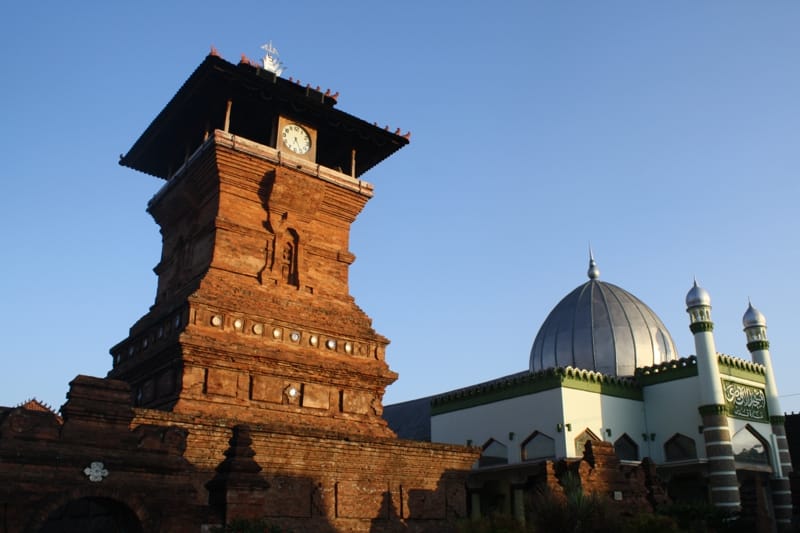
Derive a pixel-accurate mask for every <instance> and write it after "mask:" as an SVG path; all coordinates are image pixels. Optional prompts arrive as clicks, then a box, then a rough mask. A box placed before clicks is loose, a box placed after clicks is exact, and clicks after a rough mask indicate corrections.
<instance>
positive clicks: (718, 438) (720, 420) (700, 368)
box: [686, 280, 741, 512]
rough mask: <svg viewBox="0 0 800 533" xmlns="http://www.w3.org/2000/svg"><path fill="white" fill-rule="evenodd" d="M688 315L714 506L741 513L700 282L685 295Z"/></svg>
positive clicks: (710, 325) (708, 301) (708, 311)
mask: <svg viewBox="0 0 800 533" xmlns="http://www.w3.org/2000/svg"><path fill="white" fill-rule="evenodd" d="M686 312H687V313H689V329H690V330H691V331H692V334H693V335H694V346H695V351H696V352H697V375H698V378H699V380H700V395H701V396H700V399H701V405H700V406H699V408H698V410H699V411H700V416H701V417H702V420H703V438H704V440H705V445H706V457H707V458H708V479H709V487H710V489H711V504H712V505H714V506H715V507H719V508H721V509H724V510H726V511H731V512H733V511H738V510H739V509H740V508H741V501H740V497H739V482H738V480H737V479H736V463H735V462H734V459H733V446H732V445H731V431H730V427H729V425H728V417H727V414H726V410H725V397H724V396H723V393H722V381H721V379H720V374H719V362H718V356H717V349H716V346H715V345H714V334H713V331H714V323H713V322H712V321H711V296H709V294H708V291H706V290H705V289H703V288H702V287H700V286H699V285H697V280H695V282H694V286H693V287H692V288H691V290H690V291H689V293H688V294H687V295H686Z"/></svg>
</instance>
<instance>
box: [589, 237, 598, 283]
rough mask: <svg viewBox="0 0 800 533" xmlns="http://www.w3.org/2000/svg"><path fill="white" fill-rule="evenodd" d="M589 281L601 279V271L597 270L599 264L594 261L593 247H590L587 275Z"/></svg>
mask: <svg viewBox="0 0 800 533" xmlns="http://www.w3.org/2000/svg"><path fill="white" fill-rule="evenodd" d="M586 275H588V276H589V279H597V278H599V277H600V269H599V268H597V263H596V262H595V260H594V252H592V245H591V244H590V245H589V271H588V272H587V273H586Z"/></svg>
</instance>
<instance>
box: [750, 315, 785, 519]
mask: <svg viewBox="0 0 800 533" xmlns="http://www.w3.org/2000/svg"><path fill="white" fill-rule="evenodd" d="M742 325H743V326H744V333H745V336H746V337H747V349H748V350H749V351H750V355H751V356H752V358H753V362H754V363H757V364H759V365H763V366H764V377H765V378H766V394H767V410H768V411H769V415H770V417H769V421H770V424H771V425H772V435H773V438H772V442H771V443H770V444H771V446H770V448H771V450H770V451H771V454H770V455H771V458H772V461H771V462H772V464H773V477H772V479H771V480H770V485H771V487H772V505H773V508H774V509H775V520H776V522H777V523H778V526H779V528H781V529H782V530H783V529H788V528H789V527H791V523H792V491H791V484H790V482H789V474H791V472H792V459H791V456H790V455H789V444H788V442H787V440H786V428H785V427H784V422H785V418H784V416H783V411H782V410H781V405H780V401H779V400H778V385H777V382H776V381H775V373H774V371H773V369H772V359H771V357H770V355H769V341H768V340H767V320H766V318H764V315H762V314H761V313H760V312H759V311H758V309H756V308H755V307H753V304H752V303H748V306H747V311H745V313H744V316H743V317H742Z"/></svg>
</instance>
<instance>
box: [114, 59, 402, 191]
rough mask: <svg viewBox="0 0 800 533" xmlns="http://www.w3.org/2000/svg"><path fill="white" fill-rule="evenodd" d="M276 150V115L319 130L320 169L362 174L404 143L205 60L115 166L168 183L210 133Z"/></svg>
mask: <svg viewBox="0 0 800 533" xmlns="http://www.w3.org/2000/svg"><path fill="white" fill-rule="evenodd" d="M228 101H231V103H232V104H231V115H230V127H229V132H230V133H232V134H234V135H238V136H242V137H245V138H247V139H249V140H252V141H255V142H258V143H261V144H265V145H268V146H273V147H274V142H275V132H274V131H273V130H274V129H275V127H276V124H277V117H278V115H284V116H287V117H289V118H291V119H293V120H296V121H298V122H300V123H305V124H308V125H309V126H312V127H315V128H317V131H318V134H317V163H319V164H320V165H323V166H325V167H328V168H332V169H334V170H339V171H341V172H344V173H346V174H351V168H350V167H351V161H352V150H354V149H355V150H356V168H355V175H356V176H360V175H362V174H363V173H364V172H366V171H368V170H369V169H371V168H372V167H374V166H375V165H377V164H378V163H380V162H381V161H383V160H384V159H386V158H387V157H389V156H390V155H391V154H393V153H394V152H396V151H397V150H399V149H400V148H402V147H403V146H405V145H406V144H408V138H407V137H404V136H401V135H399V134H397V133H392V132H390V131H387V130H385V129H383V128H379V127H377V126H374V125H372V124H369V123H367V122H365V121H363V120H361V119H359V118H357V117H354V116H352V115H349V114H347V113H345V112H343V111H339V110H338V109H335V108H334V105H335V103H336V100H335V99H334V98H333V97H331V96H328V95H326V94H323V93H322V92H320V91H317V90H315V89H312V88H310V87H302V86H300V85H298V84H297V83H294V82H292V81H289V80H286V79H283V78H280V77H278V76H276V75H274V74H273V73H272V72H269V71H266V70H263V69H261V68H258V67H255V66H252V65H250V64H247V63H239V64H238V65H234V64H232V63H228V62H227V61H225V60H223V59H221V58H219V57H217V56H214V55H209V56H207V57H206V58H205V60H204V61H203V62H202V63H201V64H200V66H198V67H197V69H196V70H195V71H194V72H193V73H192V75H191V76H189V79H187V80H186V82H185V83H184V84H183V86H181V88H180V89H179V90H178V92H177V93H176V94H175V96H173V97H172V100H170V102H169V103H168V104H167V105H166V107H165V108H164V109H163V110H162V111H161V113H159V114H158V116H157V117H156V118H155V120H153V122H152V123H151V124H150V126H148V127H147V129H146V130H145V132H144V133H143V134H142V135H141V136H140V137H139V139H138V140H137V141H136V143H134V145H133V147H131V149H130V150H129V151H128V153H127V154H126V155H124V156H123V157H122V158H121V159H120V164H121V165H124V166H126V167H130V168H132V169H135V170H139V171H141V172H144V173H146V174H151V175H153V176H156V177H159V178H162V179H169V177H170V176H171V174H172V173H174V172H175V171H176V170H177V169H178V168H180V166H181V165H182V164H183V162H184V161H185V160H186V158H187V157H188V156H189V155H190V154H191V153H192V152H194V150H196V149H197V147H198V146H200V144H202V143H203V141H204V139H205V136H206V135H207V134H209V133H210V132H213V130H215V129H224V127H225V116H226V110H227V105H228Z"/></svg>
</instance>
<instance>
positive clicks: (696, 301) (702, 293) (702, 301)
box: [686, 280, 711, 309]
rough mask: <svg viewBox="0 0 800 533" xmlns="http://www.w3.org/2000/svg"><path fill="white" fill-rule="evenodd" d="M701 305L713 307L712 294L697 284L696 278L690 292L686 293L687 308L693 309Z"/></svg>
mask: <svg viewBox="0 0 800 533" xmlns="http://www.w3.org/2000/svg"><path fill="white" fill-rule="evenodd" d="M699 305H702V306H706V307H711V295H710V294H708V291H707V290H705V289H704V288H703V287H701V286H700V285H698V284H697V280H694V285H693V286H692V288H691V289H689V293H688V294H687V295H686V308H687V309H691V308H692V307H697V306H699Z"/></svg>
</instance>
